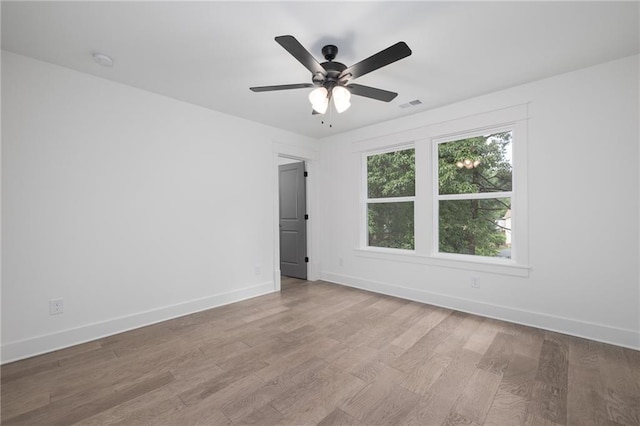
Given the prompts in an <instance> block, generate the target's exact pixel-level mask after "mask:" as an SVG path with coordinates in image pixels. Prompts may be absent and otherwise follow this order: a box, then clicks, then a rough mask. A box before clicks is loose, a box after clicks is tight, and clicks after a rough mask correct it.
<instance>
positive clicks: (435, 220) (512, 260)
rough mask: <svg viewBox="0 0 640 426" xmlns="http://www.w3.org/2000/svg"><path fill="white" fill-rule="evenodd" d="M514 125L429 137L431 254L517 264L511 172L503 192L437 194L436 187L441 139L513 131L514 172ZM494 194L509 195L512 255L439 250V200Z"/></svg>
mask: <svg viewBox="0 0 640 426" xmlns="http://www.w3.org/2000/svg"><path fill="white" fill-rule="evenodd" d="M514 127H515V125H506V126H496V127H488V128H482V129H478V130H472V131H465V132H464V133H458V134H454V135H448V136H447V137H444V138H433V139H432V150H433V151H432V157H431V167H432V171H433V184H432V188H433V192H432V198H433V221H432V227H433V240H432V243H433V246H432V248H431V250H432V253H433V256H434V257H440V258H443V259H450V260H463V261H466V262H469V261H476V262H483V263H489V264H494V263H495V264H502V263H504V264H507V265H516V264H517V262H516V259H517V252H518V247H517V245H516V244H515V242H514V240H517V238H515V239H514V234H515V233H514V232H513V222H514V218H515V217H517V212H515V210H516V209H514V207H515V206H514V205H513V199H514V194H515V186H516V185H515V182H514V179H513V174H512V178H511V188H512V190H511V191H502V192H480V193H464V194H440V191H439V179H440V174H439V163H438V147H439V146H440V144H443V143H451V142H455V141H459V140H463V139H468V138H473V137H476V136H483V135H486V134H494V133H501V132H512V138H513V141H514V142H513V143H512V146H511V149H512V159H511V161H512V169H513V173H515V164H514V158H513V157H515V155H514V154H513V146H514V145H515V143H516V142H515V140H516V139H515V133H516V132H515V129H514ZM494 198H509V199H510V200H511V206H512V207H511V223H512V230H511V231H512V232H511V238H512V240H511V258H509V259H503V258H496V257H490V256H480V255H467V254H460V253H446V252H441V251H440V227H439V220H440V219H439V218H440V203H439V202H440V201H448V200H486V199H494Z"/></svg>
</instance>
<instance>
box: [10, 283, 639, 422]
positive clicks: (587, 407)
mask: <svg viewBox="0 0 640 426" xmlns="http://www.w3.org/2000/svg"><path fill="white" fill-rule="evenodd" d="M282 288H283V289H282V292H281V293H278V294H270V295H266V296H262V297H258V298H254V299H250V300H247V301H243V302H239V303H235V304H232V305H228V306H224V307H220V308H216V309H212V310H208V311H205V312H201V313H197V314H194V315H189V316H185V317H182V318H178V319H174V320H171V321H166V322H163V323H160V324H156V325H153V326H149V327H145V328H142V329H138V330H134V331H130V332H127V333H123V334H119V335H115V336H111V337H108V338H104V339H100V340H97V341H94V342H90V343H86V344H83V345H79V346H75V347H72V348H68V349H64V350H60V351H57V352H53V353H50V354H45V355H42V356H38V357H34V358H30V359H26V360H23V361H19V362H15V363H11V364H7V365H5V366H3V367H2V374H1V376H2V393H1V397H2V424H5V425H17V424H21V425H71V424H82V425H105V424H122V425H143V424H144V425H195V424H198V425H245V424H258V425H307V424H309V425H313V424H319V425H580V426H582V425H638V424H640V352H637V351H633V350H628V349H623V348H619V347H616V346H611V345H606V344H602V343H597V342H592V341H589V340H584V339H579V338H575V337H570V336H566V335H562V334H557V333H552V332H547V331H542V330H538V329H535V328H529V327H524V326H519V325H514V324H509V323H505V322H501V321H496V320H491V319H486V318H482V317H478V316H474V315H469V314H464V313H460V312H456V311H451V310H449V309H443V308H437V307H434V306H429V305H424V304H420V303H416V302H410V301H406V300H401V299H396V298H393V297H388V296H381V295H376V294H373V293H368V292H365V291H360V290H356V289H350V288H346V287H342V286H338V285H334V284H329V283H324V282H317V283H308V282H304V281H298V280H294V279H285V280H283V286H282Z"/></svg>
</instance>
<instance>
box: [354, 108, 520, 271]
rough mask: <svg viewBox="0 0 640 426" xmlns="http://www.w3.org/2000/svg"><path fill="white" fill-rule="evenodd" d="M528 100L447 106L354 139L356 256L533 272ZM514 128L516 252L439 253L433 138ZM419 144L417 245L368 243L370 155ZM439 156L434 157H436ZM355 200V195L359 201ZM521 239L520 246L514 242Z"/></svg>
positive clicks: (415, 207)
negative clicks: (407, 125)
mask: <svg viewBox="0 0 640 426" xmlns="http://www.w3.org/2000/svg"><path fill="white" fill-rule="evenodd" d="M528 108H529V106H528V104H527V103H523V104H516V105H511V106H502V107H497V108H495V109H493V110H485V111H484V112H478V111H477V109H476V108H474V107H471V108H469V109H467V110H465V111H466V114H456V115H452V114H451V113H450V112H448V111H444V112H442V113H441V114H436V116H434V117H431V122H430V123H429V122H428V121H429V118H428V117H427V120H426V121H427V123H424V122H423V124H422V126H418V125H416V127H414V128H412V129H409V130H404V131H401V132H397V133H387V134H384V135H381V136H377V137H371V138H367V139H362V140H358V141H352V142H351V145H352V146H351V152H352V154H355V155H356V156H357V157H358V158H357V159H356V158H354V163H352V164H353V165H354V167H357V166H358V165H359V166H360V167H359V173H358V174H359V175H360V177H361V179H360V198H359V199H358V200H357V202H358V204H359V207H358V208H359V212H360V224H361V226H360V231H359V235H360V238H359V242H358V243H357V245H356V246H355V247H354V248H353V251H354V255H355V256H357V257H362V258H368V259H374V260H382V261H394V262H400V263H406V264H416V265H424V266H433V267H440V268H451V269H455V270H465V271H473V272H480V273H491V274H499V275H508V276H515V277H528V276H529V272H530V269H531V267H530V265H529V219H528V214H529V207H528V195H527V193H528V185H527V177H528V158H527V156H528V120H529V111H528ZM458 112H460V111H458ZM503 128H509V129H511V130H512V131H513V140H514V142H513V145H512V165H513V174H512V191H511V192H513V196H512V199H511V201H512V203H511V205H512V210H513V209H515V210H517V213H518V214H517V218H515V217H513V211H512V218H511V230H512V233H511V237H512V257H511V259H500V258H492V257H486V256H474V255H468V256H465V255H460V254H449V253H439V252H438V251H437V250H436V244H437V241H438V239H437V238H436V234H435V231H437V230H436V229H435V227H436V226H437V224H438V222H437V221H436V220H435V218H434V217H433V214H434V202H435V199H436V197H435V196H434V189H433V188H434V186H435V187H436V190H437V184H438V180H437V176H434V174H435V171H434V167H433V164H434V161H437V158H438V157H437V154H436V155H435V156H434V148H433V141H434V140H444V139H448V140H458V139H464V138H465V136H468V135H477V134H483V133H484V134H487V133H490V132H491V130H492V129H503ZM407 148H414V149H415V161H416V173H415V179H416V181H415V185H416V187H415V188H416V189H415V200H414V237H415V239H414V241H415V250H403V249H392V248H382V247H369V246H368V245H367V241H366V240H367V238H368V234H367V232H368V229H367V223H368V222H367V203H366V199H367V192H366V191H367V182H366V179H367V170H366V156H368V155H371V154H377V153H385V152H392V151H399V150H402V149H407ZM434 157H435V159H434ZM354 201H355V200H354ZM516 244H517V247H514V246H515V245H516Z"/></svg>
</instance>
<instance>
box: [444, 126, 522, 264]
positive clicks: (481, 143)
mask: <svg viewBox="0 0 640 426" xmlns="http://www.w3.org/2000/svg"><path fill="white" fill-rule="evenodd" d="M437 146H438V164H437V167H438V195H437V209H438V214H437V217H438V251H439V252H441V253H455V254H463V255H476V256H488V257H503V258H511V213H512V212H511V201H512V197H513V187H512V173H513V163H512V156H511V146H512V132H511V131H504V132H496V133H492V134H488V135H481V136H474V137H470V138H466V139H460V140H455V141H445V142H440V143H438V145H437Z"/></svg>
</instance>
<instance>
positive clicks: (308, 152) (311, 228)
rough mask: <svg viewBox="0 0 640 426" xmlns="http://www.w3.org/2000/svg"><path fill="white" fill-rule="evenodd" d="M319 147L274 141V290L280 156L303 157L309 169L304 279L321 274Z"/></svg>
mask: <svg viewBox="0 0 640 426" xmlns="http://www.w3.org/2000/svg"><path fill="white" fill-rule="evenodd" d="M319 154H320V152H319V150H316V149H313V148H311V147H308V148H307V147H302V146H297V145H289V144H284V143H278V142H274V143H273V164H272V171H273V188H274V190H273V219H274V220H273V241H274V244H273V287H274V290H275V291H280V288H281V282H280V191H279V188H280V186H279V182H280V179H279V167H278V166H279V165H280V161H279V159H280V157H284V158H289V159H291V160H297V161H304V163H305V170H306V171H307V173H308V177H307V178H306V187H307V188H306V189H307V191H306V193H307V196H306V198H307V199H306V204H307V214H308V215H309V220H307V221H306V225H307V256H308V257H309V263H308V264H307V280H309V281H316V280H318V279H319V275H320V262H319V254H320V247H319V242H320V241H319V238H318V225H319V218H320V215H319V211H318V206H319V203H318V202H317V200H318V195H319V191H318V183H319V177H320V176H319V170H320V167H318V158H319V157H320V155H319Z"/></svg>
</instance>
